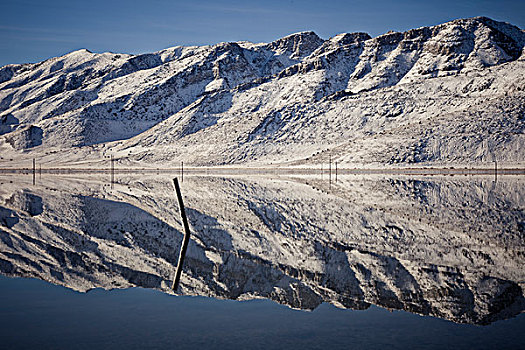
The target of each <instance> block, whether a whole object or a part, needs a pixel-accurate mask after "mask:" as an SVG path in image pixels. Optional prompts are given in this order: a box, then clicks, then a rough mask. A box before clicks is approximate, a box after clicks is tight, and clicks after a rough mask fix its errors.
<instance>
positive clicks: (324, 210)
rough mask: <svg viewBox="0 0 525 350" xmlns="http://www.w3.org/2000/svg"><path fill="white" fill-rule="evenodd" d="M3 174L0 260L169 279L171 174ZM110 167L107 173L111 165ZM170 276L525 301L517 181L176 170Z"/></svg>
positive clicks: (473, 305) (368, 299)
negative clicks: (187, 233)
mask: <svg viewBox="0 0 525 350" xmlns="http://www.w3.org/2000/svg"><path fill="white" fill-rule="evenodd" d="M100 180H104V179H97V178H91V179H89V178H88V179H83V180H82V179H80V180H79V179H76V178H68V177H43V178H42V179H39V180H38V184H37V185H36V186H33V185H31V182H30V181H31V180H30V177H23V176H20V177H17V178H15V179H14V178H13V177H5V176H4V177H1V176H0V184H1V186H0V272H1V273H2V274H5V275H8V276H24V277H36V278H40V279H43V280H46V281H49V282H51V283H55V284H59V285H64V286H67V287H68V288H72V289H75V290H78V291H88V290H90V289H92V288H105V289H111V288H127V287H133V286H140V287H144V288H155V289H159V290H162V291H165V292H168V293H171V290H170V285H171V280H172V278H173V275H174V269H175V265H176V259H177V255H178V251H179V248H180V243H181V241H182V234H181V230H182V225H181V222H180V219H179V213H178V207H177V204H176V199H175V198H174V197H175V196H174V194H173V187H172V184H171V181H170V180H169V179H166V178H162V177H158V176H151V177H145V176H140V177H124V178H119V182H118V183H116V184H115V185H114V186H111V185H110V184H109V183H107V182H101V181H100ZM106 180H107V179H106ZM182 188H183V193H184V195H185V198H184V200H185V206H186V211H187V215H188V218H189V220H190V224H191V232H192V235H191V241H190V245H189V248H188V252H187V256H186V260H185V265H184V270H183V275H182V279H181V289H180V290H181V291H182V293H184V294H189V295H202V296H211V297H216V298H225V299H234V300H247V299H254V298H265V299H270V300H274V301H276V302H279V303H282V304H285V305H289V306H290V307H293V308H298V309H307V310H311V309H314V308H316V307H317V306H318V305H319V304H320V303H322V302H329V303H332V304H334V305H336V306H337V307H340V308H353V309H365V308H367V307H369V305H370V304H374V305H379V306H381V307H385V308H391V309H402V310H406V311H410V312H414V313H419V314H424V315H433V316H436V317H440V318H444V319H448V320H452V321H455V322H462V323H473V324H488V323H491V322H494V321H496V320H499V319H506V318H509V317H513V316H515V315H516V314H518V313H520V312H522V311H523V310H524V309H525V298H524V292H523V290H524V288H525V285H524V281H525V270H524V269H523V266H524V265H523V264H524V252H525V250H524V249H525V241H524V235H523V234H524V222H525V217H524V211H523V208H524V205H525V203H524V200H525V194H524V193H523V192H524V189H525V186H523V180H522V179H520V178H507V179H502V180H500V181H498V182H493V180H492V179H491V178H489V179H487V178H475V179H472V178H435V179H429V178H418V179H417V178H416V179H407V178H388V177H380V176H376V177H355V176H351V177H347V178H342V179H341V178H340V179H339V180H338V182H332V183H331V184H330V183H329V182H328V181H320V180H319V179H315V178H312V177H300V178H279V179H272V178H250V179H244V178H239V177H234V178H221V177H186V178H185V180H184V183H183V184H182Z"/></svg>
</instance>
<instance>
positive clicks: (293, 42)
mask: <svg viewBox="0 0 525 350" xmlns="http://www.w3.org/2000/svg"><path fill="white" fill-rule="evenodd" d="M323 43H324V40H323V39H321V38H320V37H319V36H318V35H317V34H315V33H314V32H312V31H305V32H299V33H293V34H290V35H287V36H285V37H283V38H281V39H277V40H275V41H273V42H271V43H269V44H268V45H267V46H268V48H269V49H271V50H275V51H282V52H284V51H288V52H291V53H292V55H291V57H292V58H302V57H306V56H308V55H310V54H311V53H312V52H313V51H314V50H315V49H317V48H318V47H319V46H321V45H322V44H323Z"/></svg>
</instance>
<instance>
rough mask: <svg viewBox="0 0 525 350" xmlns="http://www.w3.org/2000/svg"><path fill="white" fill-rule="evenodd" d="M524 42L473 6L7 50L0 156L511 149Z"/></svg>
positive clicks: (346, 159) (457, 159) (205, 157)
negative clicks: (270, 29) (149, 43)
mask: <svg viewBox="0 0 525 350" xmlns="http://www.w3.org/2000/svg"><path fill="white" fill-rule="evenodd" d="M524 45H525V33H524V31H523V30H521V29H519V28H517V27H515V26H513V25H510V24H507V23H502V22H497V21H493V20H491V19H488V18H485V17H476V18H469V19H460V20H455V21H452V22H448V23H444V24H441V25H437V26H434V27H423V28H418V29H413V30H410V31H407V32H404V33H397V32H389V33H386V34H384V35H381V36H378V37H376V38H371V37H370V36H369V35H367V34H366V33H346V34H339V35H336V36H335V37H333V38H330V39H328V40H323V39H321V38H319V37H318V36H317V35H316V34H315V33H313V32H302V33H297V34H293V35H290V36H287V37H284V38H282V39H279V40H276V41H274V42H272V43H268V44H266V43H260V44H253V43H249V42H237V43H220V44H217V45H213V46H202V47H180V46H178V47H173V48H169V49H165V50H162V51H159V52H156V53H152V54H143V55H136V56H132V55H123V54H113V53H103V54H94V53H91V52H89V51H87V50H80V51H75V52H72V53H70V54H67V55H65V56H62V57H57V58H53V59H49V60H47V61H44V62H40V63H36V64H24V65H8V66H5V67H2V68H1V69H0V134H1V136H0V152H1V154H2V158H3V159H0V160H6V159H14V160H17V159H18V160H20V159H24V158H32V157H38V158H40V159H42V161H45V162H49V163H56V164H58V163H60V162H68V163H69V164H72V163H74V162H79V161H82V162H86V161H87V162H100V161H103V160H104V156H105V155H108V154H110V153H111V154H114V155H115V156H116V157H117V161H118V162H120V163H121V164H135V165H136V164H141V165H144V166H147V165H152V166H169V165H173V164H176V163H178V162H179V161H181V160H184V161H186V162H188V163H191V164H193V165H221V164H270V163H272V164H281V165H289V166H293V165H301V166H305V165H308V164H316V163H319V162H323V161H326V159H328V157H329V156H332V159H334V160H335V161H338V162H339V163H340V164H343V165H347V166H352V165H354V166H355V165H368V164H397V163H402V164H406V163H424V164H428V163H430V164H435V163H471V162H488V161H493V160H498V161H500V162H510V163H519V162H522V161H523V160H524V155H525V154H524V151H523V150H524V149H525V147H523V146H524V145H525V139H524V136H523V130H524V126H525V124H524V121H525V119H524V115H525V85H524V84H525V83H524V82H525V55H524ZM4 164H5V163H4Z"/></svg>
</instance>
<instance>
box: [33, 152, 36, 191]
mask: <svg viewBox="0 0 525 350" xmlns="http://www.w3.org/2000/svg"><path fill="white" fill-rule="evenodd" d="M35 176H36V160H35V158H33V185H34V184H35Z"/></svg>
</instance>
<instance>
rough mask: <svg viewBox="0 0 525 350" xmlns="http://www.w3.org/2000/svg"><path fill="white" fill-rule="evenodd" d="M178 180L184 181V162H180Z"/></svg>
mask: <svg viewBox="0 0 525 350" xmlns="http://www.w3.org/2000/svg"><path fill="white" fill-rule="evenodd" d="M175 179H176V178H175ZM180 182H184V162H180Z"/></svg>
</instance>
